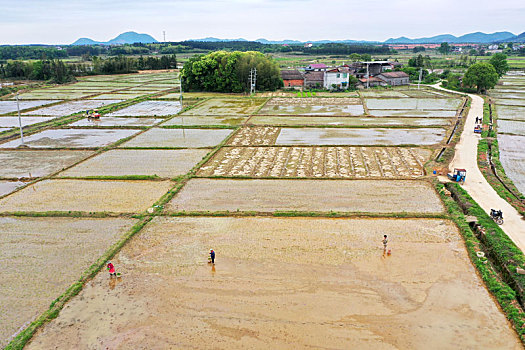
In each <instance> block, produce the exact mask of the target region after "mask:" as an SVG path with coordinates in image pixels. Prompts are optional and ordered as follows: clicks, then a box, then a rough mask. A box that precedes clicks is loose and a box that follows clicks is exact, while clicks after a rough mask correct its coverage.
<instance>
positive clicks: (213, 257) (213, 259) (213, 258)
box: [210, 249, 215, 264]
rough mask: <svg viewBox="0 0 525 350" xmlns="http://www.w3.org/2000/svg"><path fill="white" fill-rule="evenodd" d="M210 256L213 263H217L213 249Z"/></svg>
mask: <svg viewBox="0 0 525 350" xmlns="http://www.w3.org/2000/svg"><path fill="white" fill-rule="evenodd" d="M210 258H211V263H212V264H215V252H214V251H213V249H210Z"/></svg>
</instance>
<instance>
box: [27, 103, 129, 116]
mask: <svg viewBox="0 0 525 350" xmlns="http://www.w3.org/2000/svg"><path fill="white" fill-rule="evenodd" d="M118 102H122V100H83V101H69V102H65V103H62V104H58V105H54V106H51V107H44V108H40V109H37V110H35V111H32V112H25V113H24V114H25V115H30V114H31V115H45V116H48V115H50V116H64V115H70V114H73V113H77V112H81V111H84V110H87V109H93V108H100V107H103V106H107V105H110V104H113V103H118Z"/></svg>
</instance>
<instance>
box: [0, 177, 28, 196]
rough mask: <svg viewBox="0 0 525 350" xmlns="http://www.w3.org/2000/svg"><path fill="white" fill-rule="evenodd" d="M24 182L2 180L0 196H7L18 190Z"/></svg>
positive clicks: (0, 182) (0, 181)
mask: <svg viewBox="0 0 525 350" xmlns="http://www.w3.org/2000/svg"><path fill="white" fill-rule="evenodd" d="M23 185H24V183H23V182H20V181H4V180H0V197H1V196H5V195H6V194H9V193H11V192H13V191H14V190H16V189H17V188H18V187H20V186H23Z"/></svg>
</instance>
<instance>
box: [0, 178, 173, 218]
mask: <svg viewBox="0 0 525 350" xmlns="http://www.w3.org/2000/svg"><path fill="white" fill-rule="evenodd" d="M172 186H173V184H172V182H171V181H113V180H111V181H110V180H98V181H93V180H43V181H40V182H37V183H35V184H33V185H30V186H28V187H26V188H24V189H23V190H21V191H19V192H16V193H14V194H12V195H10V196H8V197H6V198H4V199H2V200H0V210H1V211H2V212H16V211H25V212H47V211H66V212H67V211H81V212H109V213H137V212H142V211H144V210H146V209H147V208H148V207H149V206H151V205H152V204H153V203H155V202H156V201H157V200H158V199H159V198H160V197H162V196H163V195H164V194H166V192H168V190H169V189H170V188H171V187H172Z"/></svg>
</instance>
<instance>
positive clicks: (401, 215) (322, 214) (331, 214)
mask: <svg viewBox="0 0 525 350" xmlns="http://www.w3.org/2000/svg"><path fill="white" fill-rule="evenodd" d="M154 216H163V217H192V216H199V217H200V216H202V217H318V218H394V219H407V218H409V219H449V216H448V215H447V214H440V213H437V212H436V213H412V212H397V213H396V212H390V213H372V212H351V211H349V212H340V211H286V210H276V211H272V212H257V211H249V210H247V211H242V210H241V211H174V212H166V211H162V212H159V213H155V214H154Z"/></svg>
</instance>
